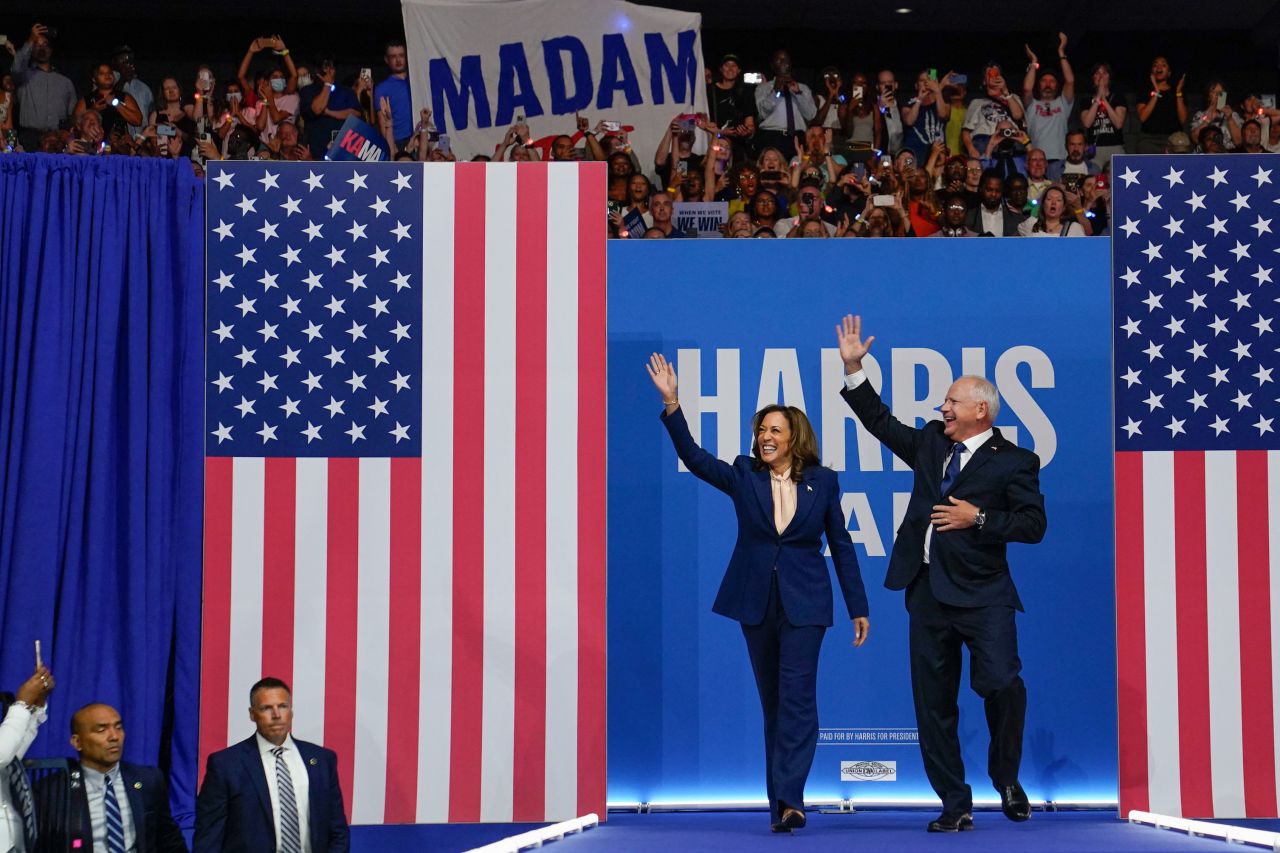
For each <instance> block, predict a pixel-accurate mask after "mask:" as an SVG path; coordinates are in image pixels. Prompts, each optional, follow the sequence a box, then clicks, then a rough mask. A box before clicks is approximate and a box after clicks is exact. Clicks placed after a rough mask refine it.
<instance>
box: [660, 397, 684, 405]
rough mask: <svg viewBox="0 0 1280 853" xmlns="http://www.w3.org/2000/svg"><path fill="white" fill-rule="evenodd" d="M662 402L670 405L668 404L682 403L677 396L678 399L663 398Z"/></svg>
mask: <svg viewBox="0 0 1280 853" xmlns="http://www.w3.org/2000/svg"><path fill="white" fill-rule="evenodd" d="M662 402H663V403H665V404H666V405H668V406H676V405H679V404H680V398H679V397H677V398H676V399H674V400H663V401H662Z"/></svg>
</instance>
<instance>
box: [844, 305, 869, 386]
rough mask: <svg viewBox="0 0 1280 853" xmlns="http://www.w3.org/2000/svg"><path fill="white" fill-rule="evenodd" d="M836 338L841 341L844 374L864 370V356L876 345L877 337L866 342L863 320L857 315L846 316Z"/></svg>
mask: <svg viewBox="0 0 1280 853" xmlns="http://www.w3.org/2000/svg"><path fill="white" fill-rule="evenodd" d="M836 338H837V339H838V340H839V341H840V360H841V361H843V362H844V372H845V373H850V374H852V373H857V372H858V371H859V370H861V369H862V358H863V356H865V355H866V354H867V351H868V350H870V349H871V345H872V344H873V343H875V340H876V337H875V335H872V336H871V337H869V338H867V339H866V340H865V341H864V340H863V339H862V318H861V317H860V316H858V315H856V314H845V315H844V319H843V320H841V321H840V324H839V325H838V326H836Z"/></svg>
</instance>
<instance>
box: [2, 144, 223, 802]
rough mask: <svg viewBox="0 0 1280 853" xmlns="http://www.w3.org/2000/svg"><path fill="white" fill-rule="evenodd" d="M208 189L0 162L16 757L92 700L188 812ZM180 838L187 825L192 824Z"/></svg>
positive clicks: (194, 706) (130, 168) (174, 169)
mask: <svg viewBox="0 0 1280 853" xmlns="http://www.w3.org/2000/svg"><path fill="white" fill-rule="evenodd" d="M203 230H204V186H203V183H202V182H200V181H199V180H197V179H196V178H195V177H194V176H193V175H192V172H191V164H190V163H187V162H186V161H176V162H175V161H169V162H165V161H159V160H145V159H137V158H130V157H69V156H61V155H56V156H51V155H43V154H14V155H3V156H0V638H2V641H0V686H2V687H3V688H5V689H9V690H12V689H14V688H15V687H16V686H17V685H18V684H19V683H21V681H22V680H24V679H25V678H26V677H27V676H29V675H30V674H31V670H32V667H33V648H32V641H33V640H35V639H36V638H37V637H39V638H41V640H42V641H43V647H44V655H45V660H46V661H47V662H48V664H49V665H50V667H51V668H52V670H53V673H54V676H55V677H56V679H57V682H58V686H57V689H56V691H55V692H54V694H53V697H52V699H51V702H50V719H49V722H48V723H46V724H45V726H44V728H43V729H42V731H41V734H40V737H39V739H38V740H37V741H36V743H35V744H34V745H33V747H32V749H31V751H30V752H29V753H28V754H29V755H30V756H43V755H66V754H69V753H70V746H69V745H68V744H67V736H68V732H69V728H68V727H69V723H70V718H71V714H72V713H73V712H74V710H75V709H76V708H77V707H79V706H80V705H82V704H84V703H87V702H90V701H102V702H107V703H110V704H112V705H114V706H116V707H117V708H119V709H120V712H121V714H122V715H123V717H124V723H125V730H126V732H127V739H126V743H125V758H126V759H127V760H129V761H134V762H137V763H142V764H153V765H155V764H159V765H161V766H162V767H166V769H169V770H170V771H171V780H172V786H171V787H172V799H173V804H174V809H175V814H176V815H178V816H179V820H182V817H181V816H182V815H186V816H188V818H189V816H190V815H191V814H192V812H193V811H194V800H195V785H196V761H197V757H196V748H197V746H196V744H197V732H196V724H197V719H198V701H199V699H198V697H199V664H200V578H201V526H200V518H201V506H202V490H203V463H202V430H203V427H202V405H203V403H202V399H201V397H202V386H203V376H202V357H203V356H202V353H203V349H202V343H201V341H202V327H203V311H204V296H203V287H202V279H203V257H204V251H203ZM187 822H188V823H189V820H188V821H187Z"/></svg>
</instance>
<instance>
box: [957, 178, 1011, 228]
mask: <svg viewBox="0 0 1280 853" xmlns="http://www.w3.org/2000/svg"><path fill="white" fill-rule="evenodd" d="M1025 218H1026V217H1025V216H1021V215H1019V214H1017V213H1014V212H1013V211H1012V210H1010V209H1009V205H1007V204H1005V203H1004V178H1003V177H1001V175H1000V173H999V172H998V171H996V170H995V169H988V170H987V171H985V172H983V173H982V179H981V180H980V181H979V182H978V203H977V204H976V205H974V206H973V207H972V208H970V209H969V212H968V214H967V215H966V216H965V219H964V224H965V227H966V228H968V229H969V230H970V231H972V232H973V233H974V234H977V235H978V236H979V237H1017V236H1018V226H1019V225H1020V224H1022V220H1024V219H1025Z"/></svg>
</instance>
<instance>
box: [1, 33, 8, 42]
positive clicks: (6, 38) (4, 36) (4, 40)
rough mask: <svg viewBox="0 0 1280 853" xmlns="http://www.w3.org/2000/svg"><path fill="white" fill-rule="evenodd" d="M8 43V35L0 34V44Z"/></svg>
mask: <svg viewBox="0 0 1280 853" xmlns="http://www.w3.org/2000/svg"><path fill="white" fill-rule="evenodd" d="M8 43H9V37H8V36H6V35H0V44H8Z"/></svg>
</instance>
